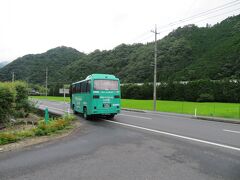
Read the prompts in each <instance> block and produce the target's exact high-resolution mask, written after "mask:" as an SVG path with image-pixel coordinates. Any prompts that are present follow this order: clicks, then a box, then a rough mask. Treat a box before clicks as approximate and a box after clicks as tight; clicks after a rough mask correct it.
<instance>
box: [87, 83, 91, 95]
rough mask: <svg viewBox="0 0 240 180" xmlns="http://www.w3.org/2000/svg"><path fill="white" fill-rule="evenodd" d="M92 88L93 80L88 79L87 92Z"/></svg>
mask: <svg viewBox="0 0 240 180" xmlns="http://www.w3.org/2000/svg"><path fill="white" fill-rule="evenodd" d="M90 89H91V81H90V80H88V81H87V91H86V92H87V93H90Z"/></svg>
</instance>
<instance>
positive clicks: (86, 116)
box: [83, 107, 90, 120]
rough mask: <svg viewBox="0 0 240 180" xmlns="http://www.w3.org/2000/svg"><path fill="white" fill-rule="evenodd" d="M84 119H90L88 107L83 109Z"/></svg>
mask: <svg viewBox="0 0 240 180" xmlns="http://www.w3.org/2000/svg"><path fill="white" fill-rule="evenodd" d="M83 118H84V119H86V120H88V119H89V118H90V116H89V115H88V114H87V108H86V107H84V108H83Z"/></svg>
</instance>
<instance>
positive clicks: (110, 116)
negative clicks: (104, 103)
mask: <svg viewBox="0 0 240 180" xmlns="http://www.w3.org/2000/svg"><path fill="white" fill-rule="evenodd" d="M114 116H115V114H110V115H107V117H106V118H107V119H109V120H112V119H113V118H114Z"/></svg>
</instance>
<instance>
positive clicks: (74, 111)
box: [72, 104, 77, 114]
mask: <svg viewBox="0 0 240 180" xmlns="http://www.w3.org/2000/svg"><path fill="white" fill-rule="evenodd" d="M72 109H73V114H77V111H76V110H75V106H74V104H73V107H72Z"/></svg>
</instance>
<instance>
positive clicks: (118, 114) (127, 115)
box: [118, 114, 152, 119]
mask: <svg viewBox="0 0 240 180" xmlns="http://www.w3.org/2000/svg"><path fill="white" fill-rule="evenodd" d="M118 115H120V116H129V117H135V118H141V119H152V118H149V117H142V116H133V115H128V114H118Z"/></svg>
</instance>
